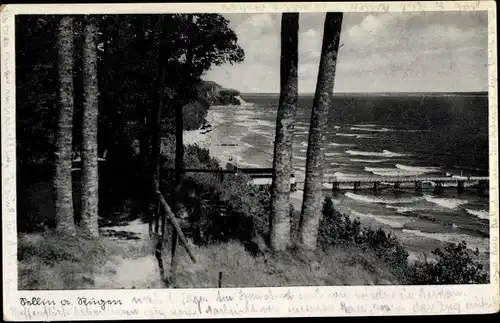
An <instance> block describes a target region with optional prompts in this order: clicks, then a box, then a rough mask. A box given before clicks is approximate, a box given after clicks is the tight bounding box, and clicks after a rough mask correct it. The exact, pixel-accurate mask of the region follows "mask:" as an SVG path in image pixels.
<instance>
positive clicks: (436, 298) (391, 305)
mask: <svg viewBox="0 0 500 323" xmlns="http://www.w3.org/2000/svg"><path fill="white" fill-rule="evenodd" d="M128 294H130V296H126V297H123V298H120V299H115V298H109V299H107V298H101V297H97V296H92V297H67V298H52V299H51V298H43V297H21V298H19V301H18V304H17V306H12V307H11V310H13V309H14V308H15V310H14V311H13V312H12V313H14V315H16V316H18V317H20V318H22V319H27V320H36V319H42V320H49V319H55V318H79V317H137V318H139V317H144V318H196V317H245V316H249V317H251V316H254V317H255V316H266V317H267V316H301V315H302V316H303V315H317V314H320V315H328V314H331V315H391V314H393V315H396V314H412V313H419V314H431V313H464V312H465V313H470V312H481V311H482V310H491V309H494V308H495V304H497V303H498V298H496V297H488V296H482V297H474V296H471V297H470V298H469V297H467V295H465V293H464V292H463V291H461V290H447V289H439V290H435V289H434V290H432V291H430V290H429V289H428V288H420V289H413V288H412V289H406V288H403V287H399V288H397V289H391V290H390V291H388V290H387V289H383V288H375V289H373V288H372V289H365V288H363V287H360V288H358V290H356V291H354V292H352V290H351V292H346V291H343V290H342V289H341V288H336V290H335V291H324V289H321V288H316V289H314V291H311V292H292V291H291V290H290V289H288V290H285V291H283V290H281V289H279V290H274V289H272V288H269V289H267V290H265V291H264V292H260V293H256V292H251V291H248V290H244V289H234V290H233V289H230V290H217V291H216V292H215V293H213V292H211V291H210V292H206V293H203V292H201V293H200V292H199V291H198V293H197V292H196V291H193V292H181V293H175V296H174V293H170V292H169V291H161V292H155V293H152V295H149V296H134V294H137V293H135V292H129V293H128Z"/></svg>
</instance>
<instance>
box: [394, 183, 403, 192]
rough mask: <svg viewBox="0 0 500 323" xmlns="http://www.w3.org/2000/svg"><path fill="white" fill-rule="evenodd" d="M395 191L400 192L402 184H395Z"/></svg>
mask: <svg viewBox="0 0 500 323" xmlns="http://www.w3.org/2000/svg"><path fill="white" fill-rule="evenodd" d="M394 189H395V190H400V189H401V182H394Z"/></svg>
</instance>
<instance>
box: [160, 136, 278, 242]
mask: <svg viewBox="0 0 500 323" xmlns="http://www.w3.org/2000/svg"><path fill="white" fill-rule="evenodd" d="M162 158H163V159H164V162H163V166H164V168H172V167H173V166H174V159H175V140H173V138H171V137H168V138H164V140H163V145H162ZM184 162H185V166H186V167H189V168H202V169H220V165H219V161H218V160H217V159H215V158H213V157H211V156H210V154H209V151H208V150H207V149H203V148H201V147H199V146H198V145H188V146H186V147H185V154H184ZM185 179H191V180H193V181H194V182H195V183H196V185H197V191H198V192H199V193H200V198H201V203H202V208H201V209H202V224H201V225H202V230H203V232H204V236H205V239H206V242H215V241H228V240H230V239H236V240H239V241H241V242H248V241H249V240H251V238H252V235H253V234H254V233H255V232H257V233H259V234H266V232H267V223H268V217H269V207H270V195H269V193H268V192H265V191H259V190H258V189H257V188H256V187H253V186H251V185H248V182H249V180H250V178H249V177H248V176H246V175H245V174H224V178H223V180H222V181H221V178H220V176H219V175H218V174H214V173H188V174H186V175H185ZM172 183H173V174H168V173H164V174H163V175H162V190H163V191H164V193H166V195H167V197H166V198H167V200H169V197H170V198H173V197H174V196H175V194H174V193H175V192H174V191H175V190H174V187H173V185H172ZM169 202H172V203H173V202H175V201H169Z"/></svg>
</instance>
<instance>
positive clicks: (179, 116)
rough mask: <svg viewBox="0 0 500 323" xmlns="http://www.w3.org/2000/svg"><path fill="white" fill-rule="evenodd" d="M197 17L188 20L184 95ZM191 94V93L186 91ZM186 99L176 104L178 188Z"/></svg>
mask: <svg viewBox="0 0 500 323" xmlns="http://www.w3.org/2000/svg"><path fill="white" fill-rule="evenodd" d="M195 19H196V18H195V15H191V16H190V17H189V20H188V25H187V33H188V38H187V55H186V65H185V67H184V68H185V74H184V75H185V77H186V80H187V81H186V83H185V85H184V86H181V89H180V92H181V93H182V92H183V91H184V90H185V89H184V88H188V87H189V86H192V84H191V83H190V82H191V77H190V76H191V66H192V64H193V48H192V45H191V42H190V39H191V37H193V31H194V28H195V27H194V21H195ZM184 92H186V93H190V91H184ZM185 100H186V98H183V97H181V98H180V100H179V103H177V102H176V105H175V184H176V185H177V186H178V185H180V183H181V182H182V179H183V177H184V116H183V108H184V101H185Z"/></svg>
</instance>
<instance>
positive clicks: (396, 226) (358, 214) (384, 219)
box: [348, 209, 404, 229]
mask: <svg viewBox="0 0 500 323" xmlns="http://www.w3.org/2000/svg"><path fill="white" fill-rule="evenodd" d="M348 211H349V213H350V214H352V215H353V216H356V217H359V218H369V219H373V220H375V221H377V222H379V223H381V224H385V225H387V226H389V227H391V228H394V229H401V228H403V226H404V223H400V222H396V221H394V220H390V219H388V217H384V216H381V215H374V214H371V213H361V212H357V211H354V210H352V209H348Z"/></svg>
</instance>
